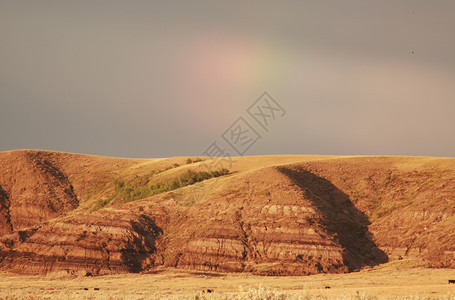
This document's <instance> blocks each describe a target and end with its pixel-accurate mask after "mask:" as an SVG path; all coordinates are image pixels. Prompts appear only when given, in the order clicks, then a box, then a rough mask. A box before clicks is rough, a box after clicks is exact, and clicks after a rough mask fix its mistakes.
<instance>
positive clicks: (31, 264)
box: [0, 150, 455, 275]
mask: <svg viewBox="0 0 455 300" xmlns="http://www.w3.org/2000/svg"><path fill="white" fill-rule="evenodd" d="M234 160H235V162H234V163H233V165H232V167H230V168H229V170H228V171H229V172H228V173H226V172H222V171H221V170H218V169H216V170H212V171H211V172H206V171H207V169H206V168H205V167H204V166H205V165H207V163H209V161H208V159H207V158H201V159H198V158H195V157H192V158H188V157H176V158H166V159H120V158H106V157H97V156H88V155H79V154H69V153H59V152H51V151H35V150H18V151H8V152H2V153H0V270H2V271H8V272H14V273H20V274H46V273H61V274H70V275H86V274H88V273H91V274H119V273H130V272H152V271H153V270H154V269H157V268H158V269H159V268H165V267H176V268H184V269H190V270H212V271H227V272H251V273H254V274H260V275H307V274H317V273H345V272H350V271H354V270H360V269H362V268H367V267H371V266H375V265H378V264H382V263H385V262H387V261H393V260H404V259H413V260H419V261H421V262H422V263H423V264H424V265H426V266H428V267H441V268H455V233H454V232H453V228H454V227H455V199H454V195H455V193H454V192H455V176H454V175H455V159H453V158H418V157H337V156H257V157H236V158H235V159H234Z"/></svg>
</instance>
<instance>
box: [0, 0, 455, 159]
mask: <svg viewBox="0 0 455 300" xmlns="http://www.w3.org/2000/svg"><path fill="white" fill-rule="evenodd" d="M454 30H455V1H452V0H447V1H437V0H435V1H365V0H362V1H360V0H359V1H256V2H250V1H248V2H247V1H225V2H221V1H113V0H109V1H102V0H98V1H91V0H90V1H84V0H78V1H60V0H59V1H16V0H14V1H5V0H0V151H5V150H12V149H24V148H26V149H48V150H58V151H67V152H77V153H86V154H97V155H106V156H120V157H168V156H177V155H200V154H201V153H202V152H203V151H204V150H205V149H206V148H207V147H208V146H209V145H210V144H211V143H212V142H213V141H217V143H218V144H219V145H220V146H222V147H224V148H226V150H227V151H229V152H231V153H232V155H234V154H235V151H233V150H232V149H230V148H229V145H227V144H226V143H225V142H224V141H223V139H222V138H221V134H222V133H223V132H224V131H225V130H226V129H227V128H228V127H229V126H230V125H231V124H232V123H233V122H234V121H235V120H236V119H237V118H238V117H240V116H243V117H244V118H245V120H247V121H248V122H249V123H250V124H251V125H252V126H254V128H255V129H256V130H257V131H258V133H259V134H260V135H262V139H260V140H259V141H258V142H257V143H256V144H255V145H253V146H252V147H251V148H250V149H249V151H248V152H247V154H248V155H258V154H340V155H348V154H352V155H357V154H365V155H374V154H380V155H428V156H454V153H455V139H454V128H455V118H454V113H455V34H454ZM263 91H268V92H269V93H270V95H271V96H272V97H274V98H275V99H276V101H277V102H278V103H279V104H280V105H281V106H282V107H283V108H284V109H285V110H286V115H285V116H284V117H282V118H277V120H275V121H273V123H272V124H271V125H270V128H269V131H268V132H266V131H264V130H263V129H262V128H261V127H260V126H259V125H258V124H257V123H255V121H254V120H253V119H251V117H250V116H249V115H248V114H247V113H246V109H247V108H248V107H249V106H250V105H251V104H252V103H253V102H254V101H255V100H256V98H257V97H258V96H260V95H261V94H262V92H263Z"/></svg>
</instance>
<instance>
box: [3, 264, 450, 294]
mask: <svg viewBox="0 0 455 300" xmlns="http://www.w3.org/2000/svg"><path fill="white" fill-rule="evenodd" d="M0 278H1V279H0V299H54V298H55V299H455V284H452V285H449V284H448V279H454V278H455V270H449V269H425V268H421V267H417V268H407V267H404V268H402V267H399V268H397V267H396V265H395V264H394V263H392V264H386V265H385V266H382V267H379V268H375V269H371V270H364V271H361V272H356V273H350V274H341V275H327V274H320V275H315V276H303V277H261V276H253V275H249V274H226V273H211V272H189V271H182V270H166V271H164V270H163V271H162V272H157V273H155V274H140V275H139V274H131V275H115V276H99V277H75V278H70V277H66V278H65V277H52V276H46V277H40V276H19V275H13V274H6V273H1V274H0ZM326 287H330V288H326ZM85 289H86V290H85ZM95 289H96V290H95ZM207 290H213V292H212V293H207V292H206V291H207ZM203 291H205V292H203Z"/></svg>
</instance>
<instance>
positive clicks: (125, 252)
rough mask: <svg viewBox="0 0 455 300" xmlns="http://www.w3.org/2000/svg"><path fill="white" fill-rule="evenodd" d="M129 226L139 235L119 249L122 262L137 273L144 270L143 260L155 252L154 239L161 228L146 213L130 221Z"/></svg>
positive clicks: (132, 271) (129, 269) (160, 231)
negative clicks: (136, 220) (137, 219)
mask: <svg viewBox="0 0 455 300" xmlns="http://www.w3.org/2000/svg"><path fill="white" fill-rule="evenodd" d="M131 226H132V228H133V230H134V231H135V232H136V233H137V234H138V235H139V236H137V237H135V238H134V239H133V240H131V241H130V242H129V244H128V245H127V247H125V248H124V249H122V250H121V252H122V262H123V264H124V265H125V266H126V268H127V269H128V271H129V272H131V273H138V272H141V271H143V270H144V261H145V260H146V259H147V258H148V257H150V255H151V254H153V253H155V252H156V247H155V240H156V238H157V237H158V236H159V235H160V234H162V233H163V230H162V229H161V228H160V227H158V226H157V225H156V224H155V222H154V221H153V220H152V219H150V218H149V217H148V216H146V215H140V219H139V221H138V222H135V221H132V222H131Z"/></svg>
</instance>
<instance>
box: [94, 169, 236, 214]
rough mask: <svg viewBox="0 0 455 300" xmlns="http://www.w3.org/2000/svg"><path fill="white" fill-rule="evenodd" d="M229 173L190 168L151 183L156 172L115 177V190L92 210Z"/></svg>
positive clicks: (225, 170) (222, 170) (221, 170)
mask: <svg viewBox="0 0 455 300" xmlns="http://www.w3.org/2000/svg"><path fill="white" fill-rule="evenodd" d="M227 174H229V170H227V169H219V170H215V171H210V172H206V171H199V172H195V171H193V170H188V171H186V172H185V173H184V174H182V175H180V176H177V177H176V178H174V179H172V180H170V181H165V182H157V183H153V184H150V183H149V181H150V178H151V177H152V176H153V175H154V173H150V174H147V175H143V176H136V177H135V178H134V179H133V180H131V181H129V182H125V181H123V180H122V179H120V178H115V179H114V180H113V184H114V187H115V190H114V192H113V193H112V194H111V195H110V196H109V197H108V198H106V199H105V200H100V201H98V202H97V203H96V204H95V206H94V207H93V208H92V210H91V211H96V210H98V209H101V208H103V207H105V206H106V205H107V204H109V203H111V202H112V201H113V200H115V199H120V200H122V202H125V203H126V202H131V201H135V200H139V199H144V198H147V197H151V196H154V195H158V194H161V193H164V192H169V191H172V190H176V189H179V188H182V187H185V186H188V185H192V184H195V183H197V182H201V181H204V180H207V179H210V178H214V177H219V176H224V175H227Z"/></svg>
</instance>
